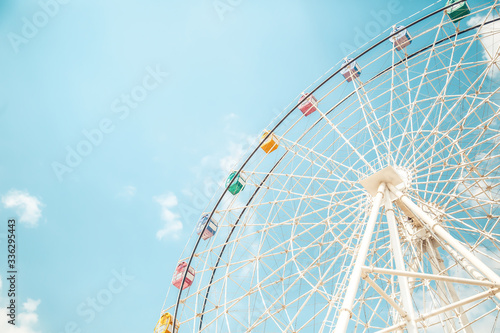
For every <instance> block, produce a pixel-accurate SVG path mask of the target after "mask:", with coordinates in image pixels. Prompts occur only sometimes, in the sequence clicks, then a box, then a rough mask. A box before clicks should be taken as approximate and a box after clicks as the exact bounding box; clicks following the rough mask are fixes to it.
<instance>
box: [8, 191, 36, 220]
mask: <svg viewBox="0 0 500 333" xmlns="http://www.w3.org/2000/svg"><path fill="white" fill-rule="evenodd" d="M2 203H3V205H4V207H5V208H13V209H15V210H16V213H17V214H18V216H19V222H21V223H25V224H26V225H27V226H30V227H36V226H37V225H38V221H39V220H40V217H42V209H41V207H43V204H42V203H41V202H40V200H38V199H37V198H36V197H34V196H32V195H30V194H29V193H28V192H23V191H18V190H10V191H9V192H8V193H7V194H6V195H4V196H3V197H2Z"/></svg>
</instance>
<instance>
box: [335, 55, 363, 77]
mask: <svg viewBox="0 0 500 333" xmlns="http://www.w3.org/2000/svg"><path fill="white" fill-rule="evenodd" d="M351 60H352V59H346V60H344V62H343V63H342V70H341V71H340V74H342V76H344V78H345V79H346V80H347V82H351V81H352V80H354V79H355V78H358V77H359V76H360V75H361V69H360V68H359V65H358V63H357V62H356V61H353V62H351ZM349 62H351V63H350V64H349ZM347 64H349V65H347Z"/></svg>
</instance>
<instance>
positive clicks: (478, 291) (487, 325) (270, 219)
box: [167, 1, 500, 333]
mask: <svg viewBox="0 0 500 333" xmlns="http://www.w3.org/2000/svg"><path fill="white" fill-rule="evenodd" d="M437 6H443V3H438V4H437ZM469 6H471V11H472V14H471V16H470V17H474V19H473V20H469V19H468V18H466V19H463V20H462V21H460V22H459V23H458V24H454V23H452V22H451V21H450V20H449V19H448V17H447V16H446V14H445V13H438V14H435V15H432V16H430V17H429V18H428V19H425V20H422V21H421V22H419V23H418V24H414V25H412V24H411V21H415V20H416V18H415V17H413V18H409V19H408V22H406V21H405V22H399V23H398V24H404V25H405V26H406V27H407V28H408V30H409V31H410V32H411V35H412V38H413V39H412V44H411V45H410V46H409V47H408V48H407V49H406V50H405V51H404V52H398V51H396V50H395V49H394V48H392V44H391V43H390V42H389V41H386V42H384V43H381V44H380V45H378V46H377V47H376V48H374V49H372V50H370V51H369V52H368V53H366V54H365V55H363V56H362V57H360V58H359V59H357V60H356V61H357V62H358V64H359V65H360V66H361V68H362V75H361V77H359V78H357V79H355V80H354V81H353V82H351V83H347V82H345V80H344V79H343V78H342V76H341V75H332V76H331V77H330V78H329V79H328V80H327V81H325V83H324V84H322V85H320V86H319V87H318V88H316V89H314V90H313V89H311V88H309V91H313V93H314V96H315V97H316V98H317V100H318V104H317V108H318V111H317V112H315V113H314V114H312V115H310V116H309V117H307V118H305V117H304V116H303V115H302V113H301V112H300V111H298V110H292V112H289V113H288V114H287V115H285V116H284V117H283V118H281V119H280V120H279V122H277V123H275V124H272V125H273V126H274V127H271V128H273V133H274V135H276V137H278V138H279V142H280V147H279V148H278V149H277V150H276V151H275V152H273V153H271V154H269V155H267V154H265V153H264V152H262V151H261V150H260V149H258V147H256V148H255V150H253V152H251V153H250V156H249V157H248V158H247V159H246V160H245V161H244V162H243V163H242V164H240V166H242V167H241V170H242V174H243V175H244V176H245V177H246V180H247V184H246V188H245V190H244V191H243V192H241V193H240V194H238V195H237V196H231V195H230V194H228V193H225V192H224V188H221V190H220V191H221V192H224V193H222V196H221V192H219V196H217V197H216V199H218V201H216V202H214V203H213V204H211V206H210V207H209V208H210V209H212V208H213V210H212V213H211V214H212V215H213V216H214V218H215V220H217V221H218V222H219V229H218V231H217V234H216V235H215V236H214V237H212V238H210V239H208V240H207V241H200V239H199V238H198V236H196V235H195V236H196V237H194V236H193V239H192V246H188V249H194V250H193V252H192V255H190V253H185V254H184V258H182V259H181V260H184V261H186V262H188V260H191V266H192V267H194V268H195V269H196V279H195V281H194V284H193V285H192V286H191V287H190V288H188V289H186V290H185V291H184V292H182V293H179V302H178V303H177V304H176V303H175V299H173V298H172V299H167V301H169V302H170V305H172V306H171V307H170V308H169V311H170V312H171V313H174V312H175V311H177V320H178V321H180V324H181V326H180V330H179V331H180V332H336V333H340V332H405V331H406V332H467V333H470V332H480V333H486V332H500V277H499V275H500V182H499V179H500V62H499V57H500V55H499V51H500V50H499V48H500V29H499V21H498V17H499V7H498V2H497V1H490V2H487V3H483V4H480V5H479V6H476V7H474V3H472V2H469ZM434 9H436V7H432V8H430V9H427V12H429V11H432V10H434ZM427 12H425V13H419V14H417V16H416V17H417V18H418V17H422V16H424V14H427ZM335 70H337V68H335ZM214 207H215V208H214ZM193 224H194V222H193ZM188 245H189V244H188ZM186 257H187V258H186ZM167 305H169V303H167ZM167 308H168V307H167Z"/></svg>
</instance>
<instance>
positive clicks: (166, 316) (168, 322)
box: [154, 310, 180, 333]
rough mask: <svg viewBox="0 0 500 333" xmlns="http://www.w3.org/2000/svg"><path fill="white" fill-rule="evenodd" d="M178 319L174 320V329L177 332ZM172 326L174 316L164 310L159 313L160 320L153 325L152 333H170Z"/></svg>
mask: <svg viewBox="0 0 500 333" xmlns="http://www.w3.org/2000/svg"><path fill="white" fill-rule="evenodd" d="M179 326H180V325H179V321H178V320H177V321H176V322H175V331H176V332H179ZM173 327H174V317H173V316H172V315H171V314H170V313H168V312H166V310H164V311H163V312H162V313H161V317H160V320H158V323H157V324H156V326H155V331H154V333H172V331H173Z"/></svg>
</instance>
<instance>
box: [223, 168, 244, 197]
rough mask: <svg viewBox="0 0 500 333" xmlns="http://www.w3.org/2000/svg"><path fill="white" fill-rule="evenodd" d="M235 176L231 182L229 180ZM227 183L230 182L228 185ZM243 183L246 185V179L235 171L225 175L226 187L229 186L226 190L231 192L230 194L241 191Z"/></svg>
mask: <svg viewBox="0 0 500 333" xmlns="http://www.w3.org/2000/svg"><path fill="white" fill-rule="evenodd" d="M235 177H236V179H235V180H234V181H233V182H232V183H231V181H232V180H233V178H235ZM229 184H231V186H229ZM245 185H246V180H245V179H244V178H243V177H242V176H241V175H239V174H238V172H237V171H233V172H231V174H230V175H229V177H227V180H226V187H228V186H229V188H228V190H229V192H231V194H232V195H236V194H238V193H240V192H241V191H243V189H244V188H245Z"/></svg>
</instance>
